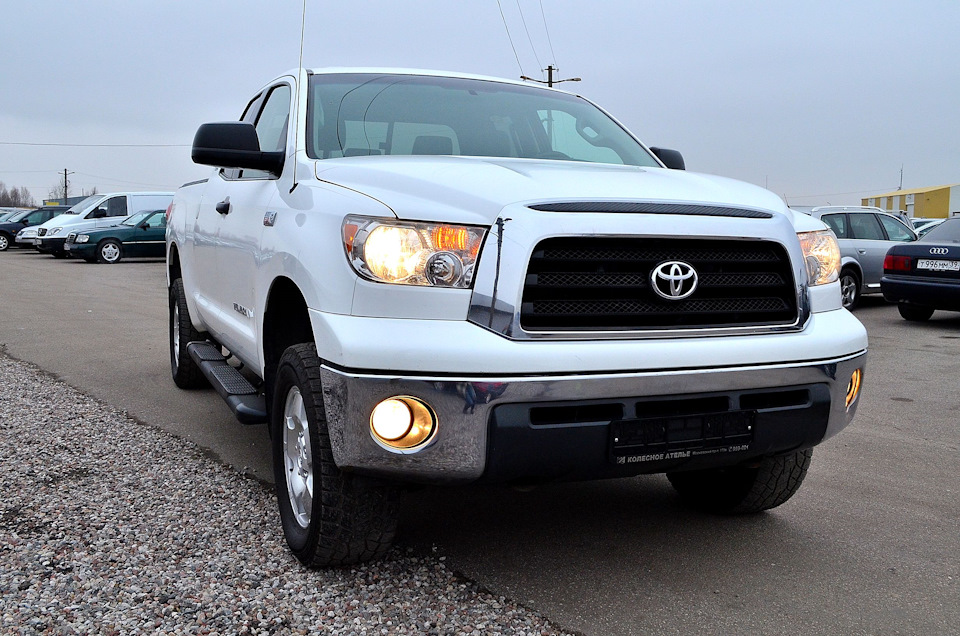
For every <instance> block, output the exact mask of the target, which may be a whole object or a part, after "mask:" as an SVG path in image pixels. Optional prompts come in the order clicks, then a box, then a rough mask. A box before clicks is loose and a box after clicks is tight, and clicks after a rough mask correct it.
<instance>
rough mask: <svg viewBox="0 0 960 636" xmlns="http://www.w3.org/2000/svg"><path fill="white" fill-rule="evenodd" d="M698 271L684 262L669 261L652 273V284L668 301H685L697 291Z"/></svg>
mask: <svg viewBox="0 0 960 636" xmlns="http://www.w3.org/2000/svg"><path fill="white" fill-rule="evenodd" d="M697 280H698V279H697V270H695V269H693V266H692V265H690V264H689V263H684V262H683V261H667V262H665V263H660V264H659V265H657V266H656V267H655V268H654V269H653V271H652V272H651V273H650V284H651V285H652V286H653V291H655V292H657V295H658V296H660V297H661V298H666V299H667V300H683V299H684V298H687V297H688V296H690V294H692V293H693V292H694V291H696V289H697Z"/></svg>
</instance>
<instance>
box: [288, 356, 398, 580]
mask: <svg viewBox="0 0 960 636" xmlns="http://www.w3.org/2000/svg"><path fill="white" fill-rule="evenodd" d="M297 392H298V393H297ZM273 396H274V399H273V405H272V409H271V420H270V426H271V429H272V443H273V472H274V481H275V483H276V489H277V503H278V504H279V507H280V520H281V523H282V524H283V534H284V536H285V537H286V539H287V545H288V546H289V547H290V550H291V551H292V552H293V554H294V555H295V556H296V557H297V559H298V560H299V561H300V562H301V563H303V564H304V565H305V566H307V567H309V568H322V567H330V566H339V565H348V564H351V563H358V562H361V561H369V560H371V559H376V558H379V557H381V556H383V555H384V554H385V553H386V552H387V551H388V550H389V549H390V546H391V545H392V544H393V539H394V536H395V534H396V529H397V516H398V512H399V494H400V493H399V490H398V489H397V487H396V486H393V485H390V484H387V483H384V482H381V481H379V480H376V479H372V478H369V477H364V476H361V475H356V474H353V473H345V472H343V471H341V470H340V469H339V468H338V467H337V465H336V463H335V462H334V460H333V451H332V449H331V446H330V435H329V433H328V431H327V423H326V416H325V412H324V407H323V391H322V387H321V380H320V360H319V358H318V357H317V349H316V347H315V346H314V345H313V344H312V343H310V344H299V345H293V346H291V347H288V348H287V350H286V351H284V353H283V356H282V357H281V358H280V363H279V364H278V365H277V373H276V384H275V390H274V392H273ZM290 396H293V398H292V399H293V403H294V404H296V403H297V402H296V401H297V399H299V400H302V402H301V403H300V404H302V407H303V408H302V410H299V409H294V410H296V411H297V413H302V414H305V415H306V423H303V422H301V421H299V416H298V417H290V414H291V409H292V408H293V407H291V406H290V405H288V397H290ZM298 406H299V405H298ZM304 426H306V428H307V430H308V431H309V435H301V436H299V437H298V438H297V439H298V440H300V441H306V440H307V439H308V440H309V445H308V447H307V448H306V449H305V450H304V449H299V447H298V449H297V455H298V457H304V456H307V457H309V461H308V462H304V463H303V464H302V467H303V469H304V473H303V474H309V475H310V478H309V481H307V482H306V483H309V484H310V488H309V489H304V492H308V493H309V495H310V496H309V502H310V506H311V510H310V511H309V513H308V514H307V515H306V518H304V517H303V516H301V520H302V522H301V521H298V520H297V514H298V513H295V512H294V505H296V504H294V502H293V501H292V500H293V499H294V497H295V495H294V490H293V487H292V486H289V487H288V478H289V479H293V480H303V479H302V477H301V476H297V475H294V474H293V472H294V470H298V471H299V470H300V468H299V467H291V468H289V469H288V468H287V464H286V460H287V459H290V458H291V456H292V455H293V450H294V449H293V448H292V447H286V446H285V438H287V439H288V440H289V438H291V437H294V434H293V433H294V432H295V431H297V430H298V429H299V430H301V432H305V431H303V427H304ZM285 429H287V430H285ZM300 441H298V444H299V443H300ZM288 448H289V453H288ZM307 471H309V473H307ZM303 481H306V480H303ZM291 483H293V482H291ZM303 508H304V507H303V506H301V515H302V511H303ZM304 524H305V525H304Z"/></svg>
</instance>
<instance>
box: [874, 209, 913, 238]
mask: <svg viewBox="0 0 960 636" xmlns="http://www.w3.org/2000/svg"><path fill="white" fill-rule="evenodd" d="M877 218H879V219H880V223H881V224H883V229H884V230H886V231H887V236H888V237H889V238H890V240H891V241H901V242H904V243H906V242H907V241H913V240H915V238H914V236H913V234H911V233H910V230H908V229H907V228H906V226H904V225H903V223H901V222H900V221H898V220H897V219H895V218H893V217H889V216H884V215H878V217H877Z"/></svg>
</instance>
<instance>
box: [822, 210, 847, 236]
mask: <svg viewBox="0 0 960 636" xmlns="http://www.w3.org/2000/svg"><path fill="white" fill-rule="evenodd" d="M820 220H821V221H823V222H824V223H826V224H827V227H829V228H830V229H831V230H833V233H834V234H836V235H837V238H850V237H849V236H847V215H846V214H824V215H823V216H822V217H820Z"/></svg>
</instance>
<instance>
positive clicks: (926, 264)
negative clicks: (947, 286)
mask: <svg viewBox="0 0 960 636" xmlns="http://www.w3.org/2000/svg"><path fill="white" fill-rule="evenodd" d="M917 269H929V270H933V271H935V272H960V261H941V260H937V259H932V258H921V259H920V260H918V261H917Z"/></svg>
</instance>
